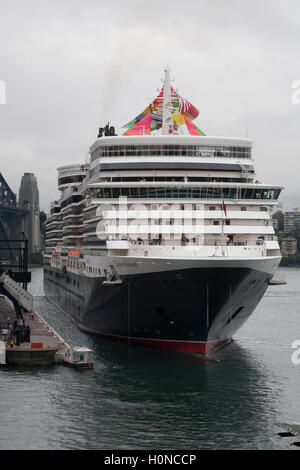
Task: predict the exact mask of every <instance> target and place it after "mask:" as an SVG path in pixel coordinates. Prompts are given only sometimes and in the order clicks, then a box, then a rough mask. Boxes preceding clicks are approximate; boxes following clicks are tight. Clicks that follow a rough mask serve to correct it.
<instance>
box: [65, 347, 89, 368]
mask: <svg viewBox="0 0 300 470" xmlns="http://www.w3.org/2000/svg"><path fill="white" fill-rule="evenodd" d="M92 354H93V351H92V349H89V348H86V347H85V346H84V347H75V348H71V347H69V348H67V350H66V353H65V357H64V362H65V363H66V364H67V365H68V366H71V367H75V368H77V369H92V368H93V366H94V363H93V360H92Z"/></svg>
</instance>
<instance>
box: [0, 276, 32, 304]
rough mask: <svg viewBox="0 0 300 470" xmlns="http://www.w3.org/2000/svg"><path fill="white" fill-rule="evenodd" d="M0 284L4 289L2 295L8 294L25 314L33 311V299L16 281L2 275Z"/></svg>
mask: <svg viewBox="0 0 300 470" xmlns="http://www.w3.org/2000/svg"><path fill="white" fill-rule="evenodd" d="M0 284H2V286H3V288H4V293H6V294H9V295H8V297H9V298H10V299H11V300H13V299H14V300H13V302H14V304H15V301H16V302H17V303H18V304H19V306H21V307H23V308H24V310H26V311H27V312H32V311H33V297H32V295H31V294H30V293H29V292H28V291H27V290H25V289H23V287H21V286H20V285H19V284H18V283H17V282H16V281H14V280H13V279H12V278H11V277H10V276H9V275H8V274H6V273H3V274H2V275H1V276H0Z"/></svg>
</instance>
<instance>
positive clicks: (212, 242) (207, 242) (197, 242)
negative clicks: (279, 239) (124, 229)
mask: <svg viewBox="0 0 300 470" xmlns="http://www.w3.org/2000/svg"><path fill="white" fill-rule="evenodd" d="M121 241H127V242H128V244H129V246H137V245H142V246H155V245H156V246H157V245H159V246H166V247H172V246H175V247H176V246H177V247H178V246H195V247H196V246H262V245H263V244H264V242H265V241H264V240H262V239H257V240H244V241H241V240H228V239H226V238H224V241H222V240H221V239H217V238H209V239H204V240H203V239H197V238H192V239H189V238H185V239H182V240H178V242H179V243H180V244H174V241H172V240H169V241H168V240H160V239H159V238H152V239H150V240H144V239H142V238H137V239H135V240H132V239H129V240H128V239H122V240H121Z"/></svg>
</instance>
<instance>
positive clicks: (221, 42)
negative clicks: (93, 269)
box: [0, 0, 300, 210]
mask: <svg viewBox="0 0 300 470" xmlns="http://www.w3.org/2000/svg"><path fill="white" fill-rule="evenodd" d="M287 4H288V6H287ZM299 14H300V5H298V3H297V2H296V1H293V0H289V2H286V1H281V0H265V1H263V2H262V1H257V0H253V1H251V2H248V1H246V0H243V1H241V0H228V1H226V2H224V1H221V0H202V1H196V0H189V1H186V2H182V1H180V2H179V1H176V0H173V1H169V0H167V1H163V2H161V1H156V0H154V1H153V0H152V1H151V2H145V1H144V2H142V1H132V0H127V1H126V2H124V1H116V0H115V1H111V2H109V3H108V2H104V1H99V0H88V1H86V2H82V1H79V0H51V1H50V0H39V1H33V0H26V1H24V0H22V1H16V0H11V1H10V2H5V1H3V0H0V79H2V80H5V82H6V85H7V104H6V105H0V163H1V171H2V172H3V174H4V175H5V177H6V178H7V180H8V182H9V184H11V186H12V188H13V189H14V190H15V191H17V189H18V185H19V182H20V179H21V176H22V174H23V173H24V172H25V171H32V172H34V173H35V174H36V175H37V178H38V183H39V187H40V197H41V207H42V208H43V209H44V210H47V209H48V205H49V202H50V200H52V199H54V198H55V197H56V196H57V190H56V167H57V166H59V165H63V164H68V163H71V162H80V161H83V160H84V159H85V152H86V150H87V149H88V147H89V146H90V144H91V143H92V142H93V140H94V138H95V136H96V132H97V128H98V126H99V125H100V124H102V123H103V121H104V120H109V121H110V122H112V123H113V124H115V125H116V127H119V128H120V127H121V126H122V125H123V124H124V123H125V122H127V121H129V120H130V119H131V118H133V117H134V116H135V115H136V114H137V113H138V112H139V111H140V110H141V109H143V107H144V106H146V104H147V102H148V98H151V97H154V95H155V93H156V89H157V88H160V86H161V81H160V78H161V77H162V75H163V67H164V66H165V65H166V64H167V63H169V62H171V64H172V71H173V73H172V74H173V77H175V79H176V81H175V86H176V87H178V88H179V92H180V93H182V95H183V96H185V97H186V98H187V99H190V100H191V101H192V102H193V103H194V104H195V105H196V106H197V107H198V108H199V109H200V116H199V118H198V119H197V124H198V125H199V127H200V128H202V129H203V130H204V131H205V132H206V133H207V134H210V135H219V134H220V135H236V136H244V135H245V133H246V132H248V135H249V137H250V138H252V139H253V141H254V152H255V158H256V166H257V169H258V172H259V177H260V179H261V180H263V181H266V182H269V183H273V182H274V183H276V184H282V185H283V186H285V187H286V191H285V194H284V196H283V202H284V204H286V205H287V206H289V205H295V204H297V198H299V199H300V191H299V184H298V177H297V175H298V174H299V170H300V164H299V160H298V158H299V157H298V155H299V153H300V152H299V145H300V144H299V138H298V134H299V131H298V128H299V122H300V105H299V106H295V105H292V104H291V101H290V97H291V83H292V81H293V80H295V79H297V78H298V79H299V78H300V70H299V62H298V51H297V47H298V44H299V40H300V28H299V26H300V18H299Z"/></svg>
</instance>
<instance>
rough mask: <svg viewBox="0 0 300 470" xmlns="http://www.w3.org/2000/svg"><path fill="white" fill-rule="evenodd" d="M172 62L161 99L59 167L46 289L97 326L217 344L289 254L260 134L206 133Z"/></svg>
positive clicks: (170, 341) (186, 345)
mask: <svg viewBox="0 0 300 470" xmlns="http://www.w3.org/2000/svg"><path fill="white" fill-rule="evenodd" d="M198 114H199V111H198V109H197V108H196V107H194V106H193V105H192V104H191V103H190V102H189V101H187V100H186V99H184V98H183V97H182V96H180V95H179V93H178V91H176V90H175V89H174V88H173V87H172V85H171V80H170V71H169V70H168V69H167V70H166V71H165V77H164V81H163V86H162V89H161V91H160V93H159V95H158V96H157V97H156V98H155V99H154V100H153V102H152V103H151V104H150V105H149V106H148V107H147V108H146V109H145V110H144V111H143V112H142V113H140V114H139V115H138V116H137V117H136V118H135V119H133V120H132V121H130V122H129V123H128V124H127V125H125V126H124V128H123V131H124V132H122V134H120V135H116V133H115V128H114V127H113V126H110V125H109V124H108V125H106V126H105V127H103V128H100V129H99V133H98V136H97V139H96V141H95V142H94V143H93V144H92V145H91V147H90V149H89V159H88V161H87V162H86V163H82V164H74V165H65V166H61V167H59V168H58V189H59V191H60V198H59V200H57V201H54V202H53V203H52V204H51V210H50V214H49V216H48V218H47V222H46V223H47V248H46V250H45V254H44V289H45V294H46V296H47V297H48V298H49V300H51V301H52V302H54V303H55V304H56V305H58V306H59V307H60V308H61V309H63V310H64V311H65V312H66V313H67V314H68V315H69V316H70V318H71V319H72V320H73V322H75V324H76V325H77V326H78V327H79V328H81V329H83V330H85V331H87V332H90V333H91V334H99V335H103V336H106V337H109V338H116V339H120V340H126V341H130V342H132V343H134V342H135V343H143V344H147V345H152V346H157V347H164V348H172V349H176V350H181V351H187V352H196V353H202V354H208V353H210V352H212V351H213V350H215V349H216V348H218V347H220V346H222V345H225V344H226V343H228V342H230V341H231V339H232V337H233V335H234V334H235V332H236V331H237V330H238V329H239V328H240V327H241V326H242V325H243V324H244V322H245V321H246V320H247V319H248V318H249V316H250V315H251V314H252V312H253V311H254V310H255V308H256V306H257V304H258V303H259V301H260V299H261V298H262V297H263V295H264V292H265V291H266V289H267V287H268V284H269V281H270V280H271V279H272V277H273V275H274V273H275V271H276V269H277V267H278V264H279V262H280V259H281V255H280V248H279V244H278V241H277V237H276V235H275V233H274V228H273V225H272V220H271V217H270V214H271V212H272V210H273V209H274V207H275V206H276V205H278V197H279V195H280V192H281V190H282V188H281V187H279V186H274V185H271V184H263V183H261V182H260V181H258V177H257V175H256V173H255V169H254V159H253V153H252V141H251V140H250V139H248V138H235V137H222V136H207V135H205V134H204V132H203V131H201V130H200V129H199V128H198V127H197V126H196V125H195V123H194V122H193V121H194V119H195V118H196V117H197V116H198Z"/></svg>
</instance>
